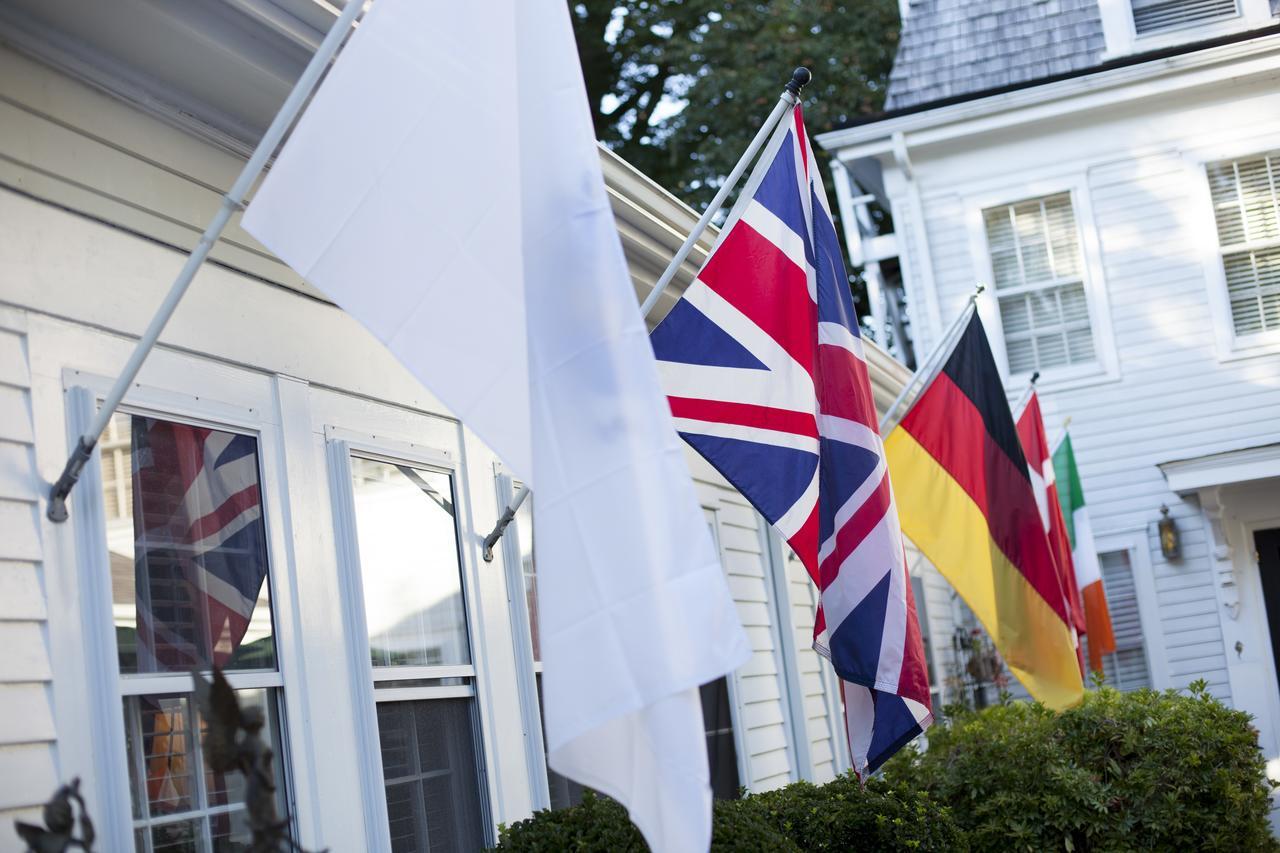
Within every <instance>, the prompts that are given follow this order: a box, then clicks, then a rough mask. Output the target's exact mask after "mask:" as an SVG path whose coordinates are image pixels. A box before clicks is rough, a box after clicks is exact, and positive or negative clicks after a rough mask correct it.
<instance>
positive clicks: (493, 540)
mask: <svg viewBox="0 0 1280 853" xmlns="http://www.w3.org/2000/svg"><path fill="white" fill-rule="evenodd" d="M812 79H813V75H812V74H810V73H809V69H808V68H803V67H802V68H797V69H796V70H795V71H793V72H792V73H791V79H790V80H789V81H787V85H786V87H785V88H784V89H783V90H782V94H781V95H780V96H779V97H778V103H776V104H774V106H773V111H772V112H771V113H769V117H768V118H766V119H765V120H764V124H762V125H761V126H760V129H759V130H757V131H756V135H755V136H754V137H753V138H752V140H751V144H750V145H748V146H747V150H746V151H744V152H742V156H741V157H740V158H738V162H737V164H736V165H735V166H734V167H733V170H732V171H730V172H729V176H728V177H727V178H725V180H724V183H723V184H721V185H720V189H719V190H718V191H717V192H716V194H715V197H714V198H712V199H711V203H710V204H709V205H707V209H706V210H705V211H703V213H702V217H701V218H700V219H699V220H698V224H696V225H694V226H693V230H692V231H690V232H689V236H688V237H686V238H685V241H684V243H683V244H682V245H681V246H680V248H679V250H677V251H676V253H675V256H674V257H672V258H671V263H669V264H667V268H666V269H665V270H663V271H662V275H661V276H660V277H659V278H658V281H657V283H656V284H654V286H653V290H651V291H649V295H648V296H647V297H645V300H644V302H643V303H642V304H641V306H640V316H641V317H648V316H649V312H651V311H652V310H653V306H654V305H656V304H657V303H658V300H659V299H660V298H662V294H663V293H664V292H665V291H666V289H667V287H668V286H669V285H670V284H671V281H672V279H674V278H675V276H676V273H677V272H678V271H679V269H680V267H681V266H682V265H683V264H684V262H685V259H686V258H688V257H689V253H690V252H691V251H693V247H694V244H696V243H697V242H698V239H699V238H700V237H702V234H703V232H704V231H706V230H707V226H708V225H710V224H711V220H712V219H714V218H715V215H716V214H717V213H719V212H720V209H721V208H722V207H724V202H725V199H727V198H728V197H729V193H731V192H733V188H734V187H735V186H737V185H738V181H739V180H741V179H742V173H743V172H745V171H746V170H747V166H749V165H751V161H752V160H753V159H754V158H755V156H756V153H757V152H759V150H760V148H761V146H762V145H764V143H765V140H766V139H768V138H769V134H770V133H771V132H772V131H773V128H774V127H775V126H776V125H777V124H778V120H779V119H781V118H782V114H783V113H784V112H786V110H787V108H789V107H793V106H795V105H796V102H797V101H798V100H799V99H800V90H801V89H803V88H804V87H805V86H806V85H808V83H809V81H810V80H812ZM528 494H529V489H528V487H527V486H521V487H520V491H519V492H517V493H516V494H515V496H514V497H513V498H512V499H511V503H510V504H509V505H508V506H507V508H506V510H504V511H503V513H502V516H501V517H500V518H499V519H498V523H497V524H496V525H494V528H493V530H491V531H490V532H489V535H488V536H486V537H485V538H484V558H485V560H486V561H491V560H492V559H493V546H494V545H496V544H497V543H498V540H499V539H501V538H502V534H503V533H504V532H506V529H507V526H508V525H510V524H511V520H512V519H513V518H515V515H516V511H517V510H518V509H520V504H522V503H524V499H525V498H526V497H527V496H528Z"/></svg>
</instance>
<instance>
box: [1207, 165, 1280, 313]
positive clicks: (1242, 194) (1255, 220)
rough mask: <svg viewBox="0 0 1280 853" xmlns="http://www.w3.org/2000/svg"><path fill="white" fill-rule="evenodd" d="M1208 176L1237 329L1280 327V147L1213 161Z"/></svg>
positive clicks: (1223, 267) (1229, 298)
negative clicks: (1270, 151) (1240, 156)
mask: <svg viewBox="0 0 1280 853" xmlns="http://www.w3.org/2000/svg"><path fill="white" fill-rule="evenodd" d="M1208 175H1209V192H1210V194H1211V196H1212V198H1213V214H1214V219H1215V221H1216V223H1217V226H1218V246H1219V250H1220V252H1221V253H1222V270H1223V273H1224V276H1225V278H1226V282H1227V298H1228V300H1229V301H1230V303H1231V323H1232V326H1233V328H1234V329H1235V333H1236V335H1253V334H1257V333H1260V332H1272V331H1275V330H1276V329H1280V152H1273V153H1270V154H1259V155H1257V156H1253V157H1245V158H1242V159H1240V160H1225V161H1222V162H1220V163H1211V164H1210V165H1209V167H1208Z"/></svg>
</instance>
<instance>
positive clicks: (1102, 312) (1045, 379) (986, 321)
mask: <svg viewBox="0 0 1280 853" xmlns="http://www.w3.org/2000/svg"><path fill="white" fill-rule="evenodd" d="M1064 193H1065V194H1067V195H1069V196H1070V197H1071V210H1072V213H1073V215H1074V217H1075V222H1076V231H1077V236H1078V237H1079V243H1080V254H1081V269H1080V278H1081V281H1082V282H1083V284H1084V292H1085V300H1086V303H1087V304H1088V307H1089V326H1090V329H1091V331H1092V333H1093V352H1094V356H1095V361H1094V362H1093V363H1092V364H1071V365H1063V366H1060V367H1050V368H1047V369H1045V370H1042V371H1041V373H1040V379H1039V382H1038V387H1039V388H1040V389H1041V390H1042V391H1046V392H1051V391H1066V390H1072V389H1076V388H1085V387H1089V386H1092V385H1098V384H1101V383H1105V382H1114V381H1116V380H1118V379H1119V378H1120V364H1119V358H1118V357H1117V354H1116V343H1115V335H1114V334H1113V332H1112V326H1111V305H1110V301H1109V300H1108V298H1107V292H1106V286H1105V281H1106V278H1105V276H1104V274H1103V264H1102V249H1101V246H1100V244H1099V240H1098V229H1097V227H1096V226H1095V224H1094V218H1093V206H1092V205H1091V204H1090V201H1089V192H1088V181H1087V177H1086V175H1085V174H1084V173H1083V172H1081V173H1075V174H1072V175H1066V176H1061V177H1056V178H1044V179H1041V180H1035V181H1030V182H1019V183H1016V184H1010V185H1005V186H1004V187H1002V188H1000V189H994V190H990V191H987V192H984V193H979V194H973V195H969V196H966V197H965V198H964V200H963V204H964V210H965V212H966V223H967V225H968V231H969V250H970V254H971V255H972V256H973V259H974V262H973V263H974V271H975V272H976V273H977V276H978V281H979V282H981V283H982V284H984V285H985V289H984V290H983V291H982V295H981V296H979V297H978V313H979V316H980V317H981V318H982V323H983V325H984V326H985V327H986V329H987V332H988V337H989V338H990V341H991V352H992V355H994V356H995V360H996V365H997V367H999V369H1000V375H1001V377H1002V379H1003V380H1004V382H1005V385H1006V386H1009V387H1018V388H1019V390H1021V388H1022V386H1025V385H1026V384H1027V383H1028V382H1029V381H1030V379H1031V372H1030V371H1023V372H1019V373H1013V372H1012V371H1010V369H1009V354H1008V350H1007V348H1006V346H1005V339H1004V324H1003V323H1002V322H1001V320H1000V301H999V296H1000V294H999V292H998V291H997V290H996V287H995V272H994V270H993V267H992V263H991V246H990V244H989V242H988V240H987V229H986V223H985V221H984V218H983V211H985V210H988V209H990V208H993V207H1004V206H1009V205H1015V204H1020V203H1022V202H1025V201H1033V200H1036V199H1042V198H1045V197H1047V196H1053V195H1062V194H1064Z"/></svg>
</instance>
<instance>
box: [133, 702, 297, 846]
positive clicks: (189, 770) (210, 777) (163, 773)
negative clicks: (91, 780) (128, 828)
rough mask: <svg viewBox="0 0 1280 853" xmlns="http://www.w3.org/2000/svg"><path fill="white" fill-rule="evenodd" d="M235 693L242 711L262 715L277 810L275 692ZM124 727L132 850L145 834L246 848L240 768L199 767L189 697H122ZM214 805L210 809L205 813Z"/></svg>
mask: <svg viewBox="0 0 1280 853" xmlns="http://www.w3.org/2000/svg"><path fill="white" fill-rule="evenodd" d="M236 697H237V699H238V700H239V702H240V707H241V708H242V709H243V708H247V707H253V706H256V707H259V708H261V709H262V710H263V711H264V712H265V713H264V718H265V720H266V725H265V726H264V728H263V733H262V737H263V739H264V740H265V741H266V743H267V745H268V747H270V749H271V752H272V754H273V756H274V757H275V760H274V761H273V762H272V770H273V771H274V773H275V778H274V780H273V782H274V785H275V789H276V811H277V813H278V814H280V815H284V814H286V811H287V810H286V805H285V803H286V802H287V798H286V796H285V785H284V782H285V780H284V769H283V761H282V759H281V757H280V718H279V712H278V707H279V702H278V697H277V693H276V691H275V690H274V689H257V690H237V691H236ZM124 725H125V743H126V751H127V758H128V763H129V783H130V789H131V795H132V799H133V817H134V826H135V828H136V830H137V831H136V833H135V843H136V844H137V846H138V850H139V851H142V850H145V849H146V847H145V842H146V837H147V835H148V834H149V835H150V837H151V840H152V844H153V846H154V849H156V850H175V851H187V850H191V851H209V850H212V851H214V853H220V851H241V850H247V849H248V846H249V842H250V840H251V839H250V837H249V829H248V824H247V822H246V820H245V814H244V787H245V781H244V777H243V775H242V774H241V773H240V772H239V771H236V772H232V773H227V774H222V773H214V772H212V771H211V770H210V769H209V768H208V767H207V766H206V764H205V761H204V754H203V736H204V732H205V730H206V727H205V723H204V721H203V720H202V719H200V716H199V714H198V713H196V711H195V703H194V701H193V700H192V699H191V697H190V694H174V695H149V696H128V697H125V700H124ZM197 732H198V733H199V734H200V739H199V741H197V738H196V737H195V735H196V733H197ZM202 776H203V780H201V777H202ZM201 782H203V784H201ZM213 809H217V812H216V813H213V814H210V812H211V810H213Z"/></svg>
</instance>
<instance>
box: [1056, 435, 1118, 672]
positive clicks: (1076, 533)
mask: <svg viewBox="0 0 1280 853" xmlns="http://www.w3.org/2000/svg"><path fill="white" fill-rule="evenodd" d="M1053 472H1054V476H1055V478H1056V479H1057V482H1058V502H1059V503H1060V504H1061V505H1062V518H1063V521H1065V522H1066V525H1067V538H1068V539H1070V541H1071V560H1072V562H1073V563H1074V564H1075V567H1076V583H1077V584H1079V586H1080V596H1081V598H1083V599H1084V621H1085V635H1086V636H1087V637H1088V638H1089V669H1090V671H1099V670H1101V669H1102V656H1103V655H1109V654H1113V653H1115V650H1116V635H1115V631H1114V630H1113V629H1112V627H1111V612H1110V611H1109V610H1108V609H1107V596H1106V594H1105V593H1104V592H1103V590H1102V569H1101V567H1100V566H1099V565H1098V551H1097V548H1095V547H1094V544H1093V527H1092V526H1091V525H1090V524H1089V511H1088V510H1087V509H1086V508H1085V505H1084V489H1083V488H1082V487H1081V485H1080V472H1079V470H1077V469H1076V454H1075V450H1074V449H1073V448H1072V447H1071V435H1070V434H1069V433H1068V434H1064V435H1063V436H1062V442H1061V443H1060V444H1059V445H1058V447H1057V449H1056V450H1054V451H1053Z"/></svg>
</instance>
